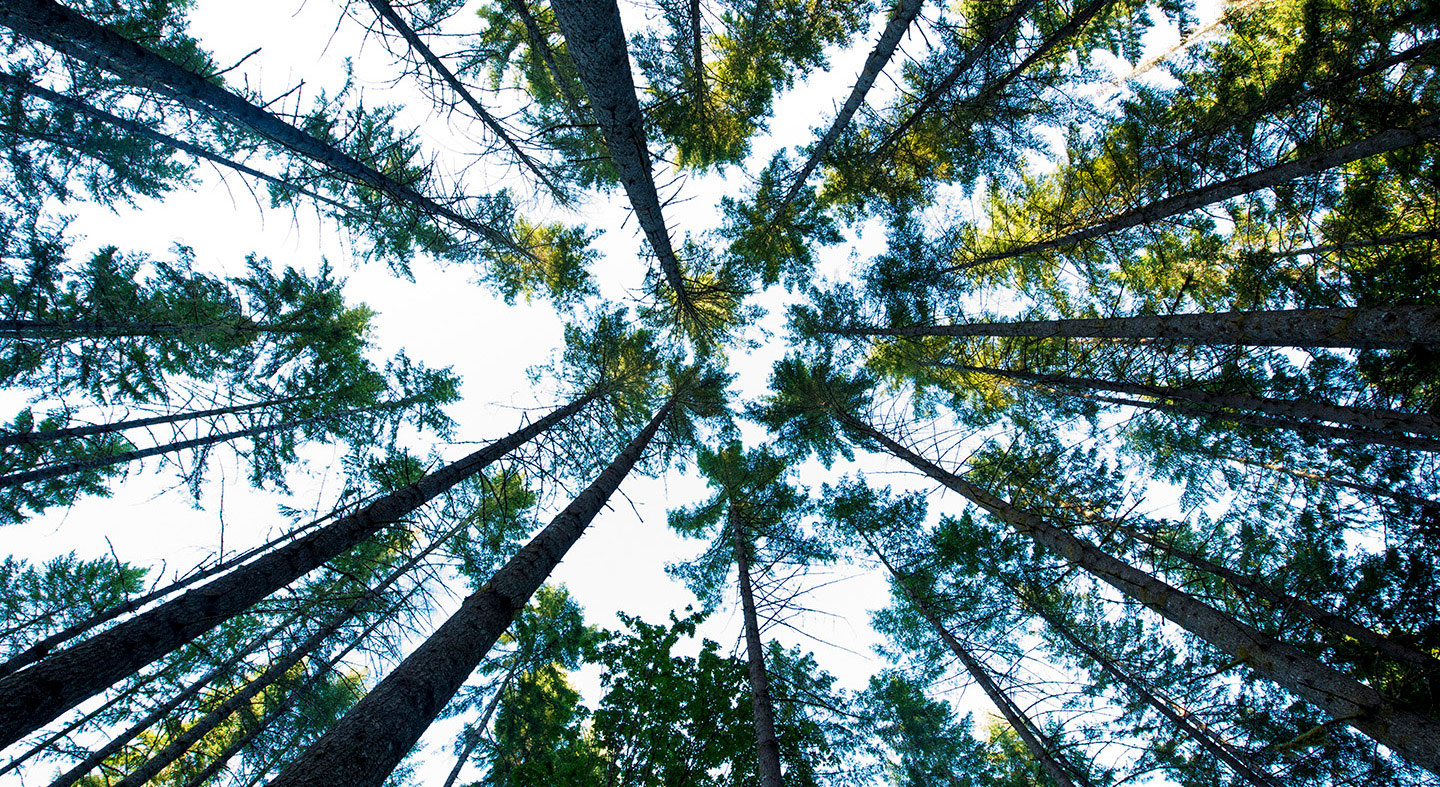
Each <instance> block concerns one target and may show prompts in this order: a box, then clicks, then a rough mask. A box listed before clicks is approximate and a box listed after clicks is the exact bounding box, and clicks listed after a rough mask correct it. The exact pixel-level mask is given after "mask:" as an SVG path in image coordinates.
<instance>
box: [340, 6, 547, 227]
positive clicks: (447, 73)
mask: <svg viewBox="0 0 1440 787" xmlns="http://www.w3.org/2000/svg"><path fill="white" fill-rule="evenodd" d="M365 1H366V2H367V3H369V4H370V7H371V8H373V9H375V14H376V15H377V16H379V17H380V18H381V19H383V20H385V22H386V23H388V24H389V25H390V26H391V27H393V28H395V32H397V33H399V34H400V37H401V38H403V39H405V43H406V44H408V45H409V46H410V49H411V50H413V51H414V52H415V54H417V55H419V56H420V59H421V60H423V61H425V64H426V65H428V66H430V69H431V70H432V71H434V72H435V73H436V74H438V75H439V76H440V79H442V80H443V81H444V82H445V84H446V85H449V86H450V89H451V90H453V91H455V95H457V96H459V97H460V100H462V101H464V102H465V104H466V106H468V107H470V109H471V111H473V112H474V113H475V116H476V117H478V118H480V122H481V123H484V124H485V127H486V128H488V129H490V132H491V133H492V134H494V135H495V136H496V137H497V138H498V139H499V140H500V141H501V142H502V143H504V145H505V147H507V148H509V149H510V152H511V153H514V154H515V157H516V158H517V159H519V160H520V163H521V164H523V165H525V168H526V169H528V170H530V171H531V172H532V173H534V174H535V177H537V178H539V179H540V182H541V183H544V184H545V187H546V188H548V189H550V193H551V195H553V196H554V197H555V198H556V199H559V200H560V201H562V202H563V201H564V197H565V195H564V192H563V191H562V190H561V189H560V187H559V186H556V185H555V183H554V181H552V180H550V176H549V175H547V174H545V170H543V169H541V167H540V165H539V164H536V163H535V160H534V159H532V158H530V154H528V153H526V152H525V151H524V150H522V149H521V148H520V145H519V144H517V143H516V142H515V138H514V137H512V136H510V132H509V131H508V130H507V129H506V128H505V127H504V126H502V125H500V121H498V120H496V119H495V116H494V115H492V114H490V112H489V110H487V109H485V107H484V105H482V104H481V103H480V100H479V99H477V98H475V94H473V93H471V92H470V89H469V88H467V87H465V85H464V84H463V83H462V82H461V81H460V79H459V77H457V76H455V72H453V71H451V70H450V68H449V67H448V66H446V65H445V63H444V62H442V61H441V60H440V58H438V57H436V56H435V53H434V52H432V51H431V50H430V47H428V46H426V45H425V42H424V41H423V40H421V38H420V36H419V34H417V33H416V32H415V31H414V29H412V28H411V27H410V25H409V24H407V23H406V22H405V20H404V19H403V18H401V16H400V14H398V13H396V12H395V8H394V6H392V5H390V3H388V2H386V0H365Z"/></svg>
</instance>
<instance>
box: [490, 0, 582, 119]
mask: <svg viewBox="0 0 1440 787" xmlns="http://www.w3.org/2000/svg"><path fill="white" fill-rule="evenodd" d="M505 4H506V6H507V7H508V8H509V9H510V10H511V11H512V12H514V14H515V15H516V16H517V17H519V18H520V22H521V24H523V25H525V32H526V33H528V34H529V35H530V46H533V47H535V48H536V49H537V50H539V52H540V59H541V60H543V61H544V62H545V70H547V71H549V72H550V78H551V79H554V80H555V89H556V90H559V91H560V96H561V97H562V98H564V99H565V104H566V108H567V109H569V110H570V115H571V118H572V119H573V120H574V121H575V122H577V123H578V122H580V120H581V119H582V118H584V117H585V110H584V108H583V107H582V106H580V98H579V97H578V96H576V95H575V93H574V92H573V91H571V89H570V81H569V80H568V79H566V78H565V75H564V74H562V73H561V72H560V65H559V63H557V62H556V60H555V50H553V49H551V48H550V40H549V37H548V36H546V35H545V31H544V30H541V29H540V23H539V22H538V21H536V19H535V15H534V14H532V13H530V8H529V6H527V5H526V4H525V0H506V3H505Z"/></svg>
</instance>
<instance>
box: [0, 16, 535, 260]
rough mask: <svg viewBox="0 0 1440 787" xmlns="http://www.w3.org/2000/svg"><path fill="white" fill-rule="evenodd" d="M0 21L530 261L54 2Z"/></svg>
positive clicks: (495, 235) (484, 230) (494, 236)
mask: <svg viewBox="0 0 1440 787" xmlns="http://www.w3.org/2000/svg"><path fill="white" fill-rule="evenodd" d="M0 24H3V25H4V26H6V27H8V28H10V29H11V30H14V31H15V32H17V33H19V34H21V35H23V36H25V37H27V38H30V39H33V40H35V41H38V42H40V43H42V44H45V45H46V46H48V47H50V48H52V49H54V50H56V51H58V52H62V53H64V54H66V55H69V56H70V57H73V58H75V59H77V60H79V61H81V62H84V63H88V64H90V65H92V66H95V67H97V68H101V69H104V70H106V71H110V72H112V73H114V74H116V75H117V76H119V77H121V78H122V79H124V80H126V81H127V82H130V83H131V84H135V85H138V86H140V87H143V88H147V89H151V90H155V91H157V92H160V93H163V94H165V95H167V96H169V97H171V98H173V99H175V100H177V101H179V102H180V103H182V104H184V105H185V106H187V107H190V108H191V109H195V110H198V111H201V112H204V113H206V114H210V115H214V116H216V117H220V118H224V119H226V120H229V121H230V122H233V123H236V124H238V125H241V126H244V127H246V128H248V129H250V130H251V131H253V132H255V133H256V134H258V135H260V136H261V137H264V138H265V139H268V140H271V141H273V142H275V143H278V144H280V145H282V146H284V147H285V148H287V149H289V150H290V151H292V152H294V153H296V154H297V155H300V156H304V157H305V158H308V159H310V160H312V161H315V162H316V163H318V164H321V165H323V166H325V167H327V168H329V169H330V170H332V171H333V172H335V173H337V174H340V175H343V176H345V177H348V178H351V179H353V180H354V181H356V182H358V183H363V184H365V185H367V186H369V187H370V188H373V189H375V190H377V191H380V192H383V193H385V194H387V195H389V196H390V197H391V198H393V199H396V200H399V201H401V202H405V203H408V204H410V205H414V206H415V207H417V208H419V209H420V210H422V211H424V212H425V213H427V214H429V215H431V216H436V217H443V218H445V219H448V220H450V221H452V222H454V223H455V224H457V225H459V226H461V227H464V228H465V229H467V230H470V231H471V232H474V233H475V234H476V235H479V236H480V237H482V238H484V239H485V240H486V241H488V242H489V243H491V244H494V245H496V246H500V247H503V248H507V249H510V250H512V251H515V252H518V253H520V254H523V255H525V256H527V257H528V256H530V252H529V251H528V250H526V249H524V248H523V247H521V246H520V245H519V244H518V243H516V241H515V240H514V239H513V238H510V237H509V236H508V235H506V234H505V233H503V232H500V231H499V230H497V229H495V228H494V227H490V226H487V225H485V224H481V223H479V222H477V221H475V220H474V219H471V218H468V217H466V216H464V215H461V214H460V213H458V212H456V211H455V210H453V209H452V208H449V207H447V206H445V205H441V204H439V203H437V202H435V201H434V200H432V199H430V198H429V197H426V196H424V195H422V194H420V193H419V192H417V191H416V190H415V189H413V188H411V187H410V186H407V185H405V184H403V183H400V182H399V181H397V180H395V179H393V178H391V177H389V176H388V175H385V174H384V173H381V172H379V171H377V170H375V169H374V168H372V167H370V166H368V165H366V164H364V163H363V162H361V161H358V160H357V159H355V158H353V157H352V156H350V155H349V154H347V153H345V152H344V151H342V150H340V149H338V148H336V147H334V146H332V145H330V144H328V143H326V142H323V141H321V140H319V139H317V138H315V137H313V136H311V135H309V134H307V133H305V132H304V131H302V130H300V129H298V128H296V127H295V126H292V125H290V124H289V123H286V122H285V121H283V120H281V119H280V118H279V117H277V116H275V115H273V114H271V113H270V112H268V111H267V110H265V109H264V108H262V107H259V106H256V105H254V104H252V103H250V102H249V101H247V100H245V99H244V98H241V97H240V96H238V95H235V94H234V93H231V92H229V91H227V90H225V89H224V88H222V87H220V86H219V85H216V84H214V83H213V82H211V81H209V80H208V79H206V78H204V77H203V76H201V75H199V74H196V73H194V72H192V71H189V70H187V69H185V68H183V67H181V66H179V65H176V64H175V63H172V62H170V61H169V60H166V59H165V58H164V57H161V56H160V55H157V54H155V53H154V52H151V51H150V50H148V49H145V48H144V47H142V46H140V45H139V44H137V43H135V42H134V41H131V40H129V39H127V38H125V37H124V36H121V35H119V34H118V33H115V32H113V31H111V30H108V29H106V28H104V27H101V26H100V25H97V24H95V23H94V22H92V21H90V20H89V19H87V18H85V17H84V16H82V15H81V14H79V13H77V12H75V11H73V10H71V9H69V8H67V7H65V6H63V5H60V4H59V3H57V2H55V0H6V2H5V3H4V4H0Z"/></svg>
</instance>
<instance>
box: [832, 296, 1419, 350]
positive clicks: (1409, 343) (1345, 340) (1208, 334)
mask: <svg viewBox="0 0 1440 787" xmlns="http://www.w3.org/2000/svg"><path fill="white" fill-rule="evenodd" d="M818 330H819V332H820V333H826V334H834V335H837V336H904V337H919V336H1008V337H1016V336H1026V337H1034V338H1039V339H1059V338H1065V339H1141V340H1143V339H1164V340H1167V341H1173V342H1180V343H1183V344H1204V345H1243V346H1251V347H1350V348H1354V349H1357V350H1404V349H1407V348H1410V347H1413V346H1416V345H1421V346H1432V347H1433V346H1440V306H1366V307H1359V306H1356V307H1339V308H1333V309H1279V310H1276V311H1242V312H1210V313H1202V314H1163V315H1139V316H1135V317H1082V318H1077V319H1069V320H1014V321H1010V322H977V323H967V324H962V325H905V326H889V327H887V326H842V327H837V328H821V329H818Z"/></svg>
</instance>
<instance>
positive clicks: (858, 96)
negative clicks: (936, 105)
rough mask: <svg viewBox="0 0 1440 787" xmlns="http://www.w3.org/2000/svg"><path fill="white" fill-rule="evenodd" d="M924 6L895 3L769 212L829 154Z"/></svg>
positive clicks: (905, 0) (919, 0)
mask: <svg viewBox="0 0 1440 787" xmlns="http://www.w3.org/2000/svg"><path fill="white" fill-rule="evenodd" d="M923 5H925V2H924V0H899V3H898V4H897V5H896V6H895V9H894V11H892V12H891V14H890V21H889V22H888V23H887V24H886V25H885V32H884V33H883V34H882V35H881V36H880V40H879V41H878V42H876V43H875V48H874V49H872V50H870V56H869V57H867V58H865V67H864V68H862V69H860V76H859V78H857V79H856V80H855V86H854V87H853V88H851V90H850V96H849V97H848V98H846V99H845V105H844V106H842V107H840V113H839V114H837V115H836V116H835V120H834V121H833V122H831V124H830V128H829V129H827V130H826V131H825V136H823V137H821V138H820V141H819V142H816V143H815V147H814V148H813V149H812V150H811V151H810V156H809V157H808V158H807V159H805V164H804V165H803V166H801V167H800V171H798V172H796V173H795V179H794V181H792V182H791V184H790V188H789V189H787V190H786V191H785V196H784V197H783V198H781V200H780V202H779V204H777V205H775V207H774V208H773V209H772V211H771V212H772V213H780V212H782V211H784V210H785V208H787V207H789V205H790V203H791V202H794V201H795V196H796V195H797V194H799V193H800V189H802V188H804V187H805V181H806V180H808V179H809V177H810V173H812V172H814V171H815V168H816V167H817V166H819V165H820V160H821V159H823V158H825V154H826V153H828V152H829V151H830V148H831V146H833V145H834V144H835V141H836V140H838V139H839V138H840V134H841V133H843V132H844V131H845V129H846V128H847V127H848V126H849V125H850V120H851V119H852V118H854V117H855V113H856V112H858V111H859V110H860V107H861V106H862V105H863V104H864V103H865V95H866V94H867V93H869V92H870V88H871V86H873V85H874V84H875V80H876V79H878V78H879V77H880V72H881V71H883V70H885V66H886V64H888V63H889V62H890V58H891V57H892V56H894V54H895V50H896V49H897V48H899V46H900V39H901V38H902V37H904V35H905V31H906V30H908V29H909V28H910V23H911V22H914V21H915V17H916V16H918V15H919V14H920V8H921V6H923Z"/></svg>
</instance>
